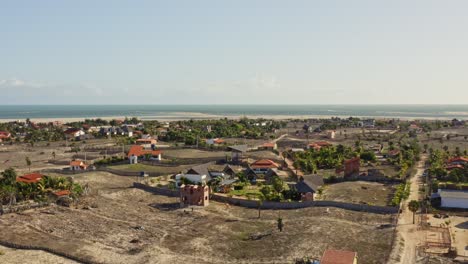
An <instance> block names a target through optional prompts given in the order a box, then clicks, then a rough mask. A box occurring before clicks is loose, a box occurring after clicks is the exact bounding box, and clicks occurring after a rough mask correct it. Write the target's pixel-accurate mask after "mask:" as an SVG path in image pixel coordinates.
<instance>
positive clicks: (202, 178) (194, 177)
mask: <svg viewBox="0 0 468 264" xmlns="http://www.w3.org/2000/svg"><path fill="white" fill-rule="evenodd" d="M182 178H185V179H187V180H189V181H191V182H193V183H194V184H198V183H201V184H202V185H206V183H207V178H208V177H207V176H206V174H203V175H199V174H177V175H176V177H175V180H176V186H177V187H180V186H181V185H182V182H181V181H182Z"/></svg>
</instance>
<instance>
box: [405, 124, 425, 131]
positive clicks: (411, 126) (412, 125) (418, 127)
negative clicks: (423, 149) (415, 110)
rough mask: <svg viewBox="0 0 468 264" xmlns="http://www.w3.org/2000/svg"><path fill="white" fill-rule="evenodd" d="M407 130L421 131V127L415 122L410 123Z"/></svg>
mask: <svg viewBox="0 0 468 264" xmlns="http://www.w3.org/2000/svg"><path fill="white" fill-rule="evenodd" d="M408 131H410V132H414V133H422V132H423V129H422V128H421V127H420V126H419V125H418V124H416V123H412V124H410V125H409V127H408Z"/></svg>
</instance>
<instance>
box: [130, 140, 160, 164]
mask: <svg viewBox="0 0 468 264" xmlns="http://www.w3.org/2000/svg"><path fill="white" fill-rule="evenodd" d="M161 154H162V151H161V150H152V149H145V148H144V147H143V146H140V145H133V146H131V147H130V150H129V151H128V154H127V157H128V159H129V161H130V164H136V163H138V158H139V157H140V158H141V157H145V156H147V155H151V158H155V159H156V160H161V159H162V158H161Z"/></svg>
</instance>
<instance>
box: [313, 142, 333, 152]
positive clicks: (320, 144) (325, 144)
mask: <svg viewBox="0 0 468 264" xmlns="http://www.w3.org/2000/svg"><path fill="white" fill-rule="evenodd" d="M330 146H333V144H331V143H330V142H327V141H318V142H314V143H310V144H309V145H307V149H314V150H317V151H318V150H320V149H321V148H325V147H330Z"/></svg>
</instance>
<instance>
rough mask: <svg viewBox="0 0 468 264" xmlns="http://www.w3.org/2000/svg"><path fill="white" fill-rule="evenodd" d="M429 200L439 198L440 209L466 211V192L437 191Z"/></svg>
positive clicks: (467, 206) (467, 199)
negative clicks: (460, 209) (461, 209)
mask: <svg viewBox="0 0 468 264" xmlns="http://www.w3.org/2000/svg"><path fill="white" fill-rule="evenodd" d="M431 198H432V199H434V198H436V199H437V198H440V206H441V207H446V208H463V209H468V190H449V189H438V190H437V193H435V194H433V195H432V196H431Z"/></svg>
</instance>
